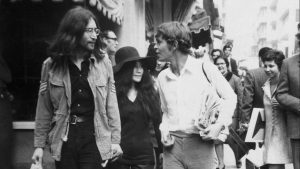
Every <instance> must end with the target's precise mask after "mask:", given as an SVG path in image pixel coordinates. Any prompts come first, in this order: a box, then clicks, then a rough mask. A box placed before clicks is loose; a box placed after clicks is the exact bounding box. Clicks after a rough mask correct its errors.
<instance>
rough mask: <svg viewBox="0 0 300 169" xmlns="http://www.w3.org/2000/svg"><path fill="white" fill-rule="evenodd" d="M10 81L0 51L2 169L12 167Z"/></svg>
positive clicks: (0, 146) (0, 150)
mask: <svg viewBox="0 0 300 169" xmlns="http://www.w3.org/2000/svg"><path fill="white" fill-rule="evenodd" d="M0 47H1V46H0ZM11 81H12V77H11V72H10V69H9V67H8V66H7V64H6V62H5V60H4V58H3V57H2V55H1V51H0V133H1V136H0V166H1V168H2V169H12V140H13V135H12V134H13V130H12V110H11V103H10V101H12V99H13V96H12V95H11V94H10V93H9V92H8V90H7V85H8V84H9V83H10V82H11Z"/></svg>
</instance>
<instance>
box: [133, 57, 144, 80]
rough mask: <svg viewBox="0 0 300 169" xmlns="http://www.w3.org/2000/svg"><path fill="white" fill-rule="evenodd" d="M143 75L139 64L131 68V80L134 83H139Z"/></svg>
mask: <svg viewBox="0 0 300 169" xmlns="http://www.w3.org/2000/svg"><path fill="white" fill-rule="evenodd" d="M143 74H144V69H143V67H142V64H141V62H139V61H138V62H136V64H135V66H134V68H133V73H132V80H133V81H134V82H136V83H139V82H141V80H142V77H143Z"/></svg>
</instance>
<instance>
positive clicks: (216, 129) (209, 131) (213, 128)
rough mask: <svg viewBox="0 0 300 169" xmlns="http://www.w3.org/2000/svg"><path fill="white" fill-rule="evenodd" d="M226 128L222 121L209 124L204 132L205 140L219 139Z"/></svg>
mask: <svg viewBox="0 0 300 169" xmlns="http://www.w3.org/2000/svg"><path fill="white" fill-rule="evenodd" d="M223 128H224V125H222V124H220V123H216V124H212V125H210V126H208V127H207V128H206V129H205V130H204V132H203V134H204V135H203V137H202V139H203V140H217V138H218V136H219V134H220V132H221V130H222V129H223Z"/></svg>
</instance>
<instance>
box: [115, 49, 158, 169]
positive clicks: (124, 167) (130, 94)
mask: <svg viewBox="0 0 300 169" xmlns="http://www.w3.org/2000/svg"><path fill="white" fill-rule="evenodd" d="M149 59H151V58H150V57H140V55H139V53H138V51H137V50H136V49H135V48H134V47H130V46H128V47H123V48H121V49H119V50H118V51H117V52H116V65H115V66H114V72H115V79H116V91H117V98H118V105H119V110H120V117H121V126H122V130H121V131H122V132H121V147H122V150H123V151H124V154H123V155H122V157H121V158H119V160H118V161H117V162H115V163H110V164H109V165H110V166H109V169H129V168H132V169H153V167H154V162H155V161H154V153H153V145H152V141H151V135H150V128H149V126H150V123H152V124H153V126H154V131H155V134H156V138H157V139H158V140H160V135H159V134H160V132H159V129H158V126H159V124H160V121H161V120H160V112H161V111H160V104H159V97H158V93H157V92H156V90H155V89H154V85H153V80H152V78H151V75H150V73H149V71H148V66H149V63H150V62H149ZM147 65H148V66H147ZM158 142H159V141H158ZM159 147H160V150H161V147H162V146H159Z"/></svg>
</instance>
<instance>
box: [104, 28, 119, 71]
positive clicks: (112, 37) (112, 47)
mask: <svg viewBox="0 0 300 169" xmlns="http://www.w3.org/2000/svg"><path fill="white" fill-rule="evenodd" d="M99 39H100V51H101V53H103V54H105V55H106V56H108V57H109V59H110V61H111V63H112V66H114V65H115V64H116V62H115V53H116V51H117V46H118V44H119V43H118V40H117V36H116V34H115V33H114V32H113V31H112V30H106V31H103V32H102V33H101V34H100V38H99Z"/></svg>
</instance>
